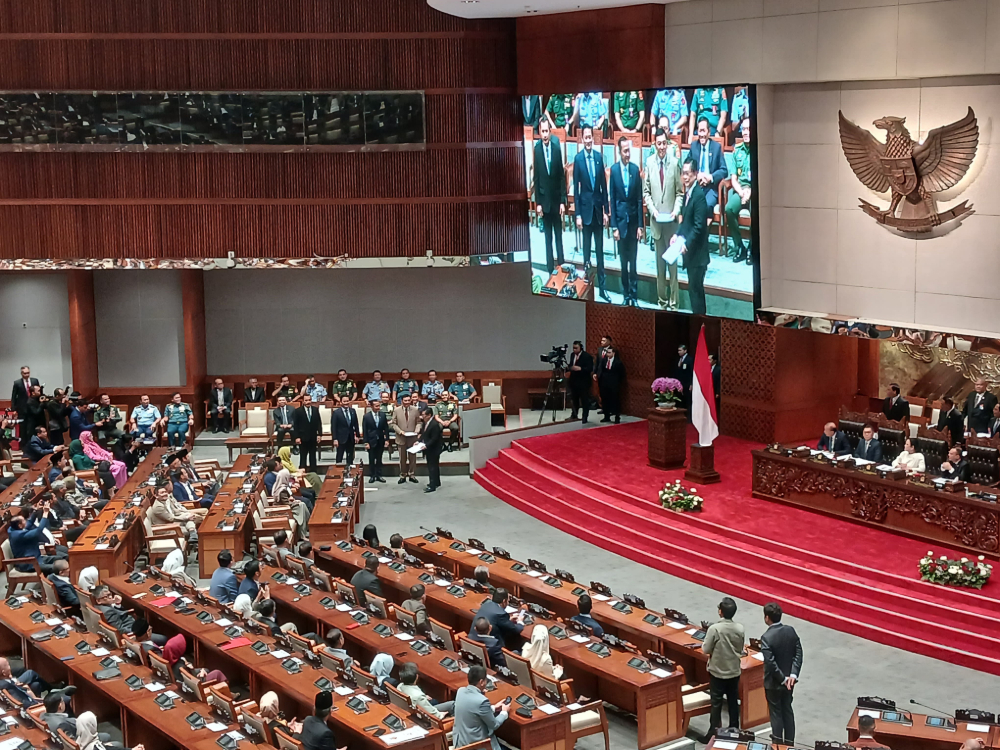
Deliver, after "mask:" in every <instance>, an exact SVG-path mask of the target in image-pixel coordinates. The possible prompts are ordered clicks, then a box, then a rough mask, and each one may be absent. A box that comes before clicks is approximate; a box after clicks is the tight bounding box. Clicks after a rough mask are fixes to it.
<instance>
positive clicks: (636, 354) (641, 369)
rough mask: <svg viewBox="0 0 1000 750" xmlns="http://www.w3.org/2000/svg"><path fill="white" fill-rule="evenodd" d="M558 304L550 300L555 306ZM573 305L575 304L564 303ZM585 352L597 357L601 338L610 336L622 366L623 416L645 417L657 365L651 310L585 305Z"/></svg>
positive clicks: (654, 331) (595, 303) (651, 401)
mask: <svg viewBox="0 0 1000 750" xmlns="http://www.w3.org/2000/svg"><path fill="white" fill-rule="evenodd" d="M556 301H557V300H553V302H556ZM564 304H574V303H568V302H567V303H564ZM586 304H587V351H589V352H591V353H592V354H596V352H597V350H598V349H599V348H600V346H601V336H603V335H604V334H608V335H610V336H611V337H612V338H613V339H614V342H615V345H616V346H617V347H618V348H619V350H620V351H621V356H622V362H624V363H625V373H626V379H625V386H624V387H623V388H622V394H621V396H622V413H624V414H629V415H631V416H633V417H645V416H646V411H647V410H648V409H649V407H650V406H651V405H652V403H653V394H652V392H651V391H650V389H649V387H650V384H651V383H652V382H653V378H654V377H656V376H655V374H654V370H655V365H656V352H655V348H656V330H655V324H654V316H655V313H653V312H652V311H650V310H640V309H638V308H632V307H621V306H618V305H608V304H604V303H597V302H587V303H586Z"/></svg>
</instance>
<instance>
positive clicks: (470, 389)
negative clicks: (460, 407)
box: [448, 370, 476, 404]
mask: <svg viewBox="0 0 1000 750" xmlns="http://www.w3.org/2000/svg"><path fill="white" fill-rule="evenodd" d="M448 393H450V394H451V395H452V396H454V397H455V401H457V402H458V403H465V404H467V403H468V402H469V401H470V400H471V399H472V397H473V396H475V395H476V388H475V386H473V385H472V383H470V382H469V381H468V380H466V379H465V373H464V372H462V371H461V370H459V371H458V372H456V373H455V382H454V383H452V384H451V385H449V386H448Z"/></svg>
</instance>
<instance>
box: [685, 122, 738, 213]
mask: <svg viewBox="0 0 1000 750" xmlns="http://www.w3.org/2000/svg"><path fill="white" fill-rule="evenodd" d="M689 158H691V159H694V163H695V167H696V168H697V173H698V184H699V185H701V186H702V187H703V188H705V203H706V205H707V206H708V214H709V216H711V215H712V212H713V211H714V210H715V205H716V204H717V203H718V202H719V183H720V182H722V181H723V180H724V179H726V177H727V176H728V175H729V170H728V169H727V168H726V159H725V157H723V155H722V146H720V145H719V143H718V141H713V140H712V139H711V138H710V137H709V126H708V120H706V119H705V118H704V117H703V118H702V119H700V120H698V137H697V139H696V140H695V142H694V143H692V144H691V151H690V153H689Z"/></svg>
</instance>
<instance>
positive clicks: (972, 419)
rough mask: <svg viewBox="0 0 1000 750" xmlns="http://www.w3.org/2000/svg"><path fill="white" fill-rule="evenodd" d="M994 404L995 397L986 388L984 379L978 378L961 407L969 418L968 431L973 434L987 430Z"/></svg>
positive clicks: (995, 401)
mask: <svg viewBox="0 0 1000 750" xmlns="http://www.w3.org/2000/svg"><path fill="white" fill-rule="evenodd" d="M996 405H997V397H996V396H994V395H993V394H992V393H990V392H989V391H988V390H986V381H985V380H984V379H983V378H978V379H977V380H976V383H975V390H974V391H973V392H972V393H970V394H969V395H968V396H966V398H965V405H964V406H963V407H962V413H963V414H964V415H965V416H966V417H968V420H969V432H971V433H972V434H973V435H979V434H983V433H987V432H989V426H990V417H992V416H993V407H995V406H996Z"/></svg>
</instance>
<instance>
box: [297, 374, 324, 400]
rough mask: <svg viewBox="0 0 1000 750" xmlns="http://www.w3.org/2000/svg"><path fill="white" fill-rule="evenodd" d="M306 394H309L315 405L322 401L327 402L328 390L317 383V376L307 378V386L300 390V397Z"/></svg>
mask: <svg viewBox="0 0 1000 750" xmlns="http://www.w3.org/2000/svg"><path fill="white" fill-rule="evenodd" d="M306 394H309V398H311V399H312V401H313V403H316V404H318V403H320V402H321V401H326V388H324V387H323V386H322V385H320V384H319V383H317V382H316V376H315V375H309V376H307V377H306V382H305V384H304V385H303V386H302V388H300V389H299V397H302V396H304V395H306Z"/></svg>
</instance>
